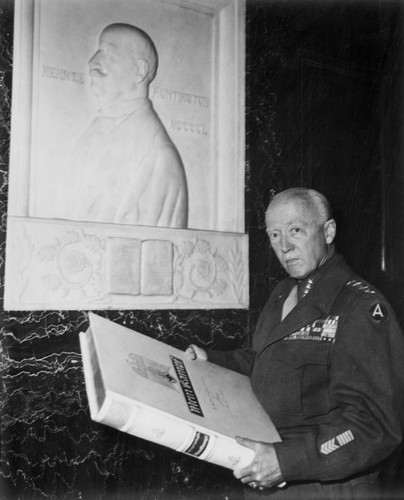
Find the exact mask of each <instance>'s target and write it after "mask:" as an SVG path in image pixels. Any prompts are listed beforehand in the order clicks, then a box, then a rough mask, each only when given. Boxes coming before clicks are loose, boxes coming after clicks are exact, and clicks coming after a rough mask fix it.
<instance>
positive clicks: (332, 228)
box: [324, 219, 337, 245]
mask: <svg viewBox="0 0 404 500" xmlns="http://www.w3.org/2000/svg"><path fill="white" fill-rule="evenodd" d="M336 234H337V225H336V224H335V220H334V219H328V220H327V221H326V222H324V236H325V241H326V243H327V245H330V244H331V243H332V242H333V241H334V238H335V235H336Z"/></svg>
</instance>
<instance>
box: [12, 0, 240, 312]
mask: <svg viewBox="0 0 404 500" xmlns="http://www.w3.org/2000/svg"><path fill="white" fill-rule="evenodd" d="M244 22H245V2H244V0H195V1H194V0H192V1H188V0H154V1H153V2H150V1H148V0H97V1H95V0H58V1H57V2H55V1H54V0H16V2H15V29H14V36H15V39H14V59H13V61H14V67H13V94H12V95H13V101H12V126H11V151H10V179H9V203H8V234H7V256H6V260H7V265H6V268H7V272H6V274H7V275H6V281H5V283H6V307H7V308H8V309H24V308H27V307H30V308H32V309H36V308H41V309H54V308H61V309H76V308H77V309H83V308H85V307H88V308H92V307H107V308H109V307H120V308H123V309H124V308H137V307H139V308H146V307H163V308H168V307H175V308H176V307H178V308H190V307H246V304H247V302H248V300H247V294H248V280H247V279H246V276H247V274H246V273H247V272H248V261H247V258H248V255H247V253H246V248H247V247H246V244H245V238H246V235H245V234H244V231H245V228H244V186H245V183H244V142H245V141H244V94H245V92H244V59H245V56H244V54H245V39H244V37H245V27H244ZM123 24H124V27H123ZM128 25H129V26H131V27H135V29H136V30H138V31H136V33H135V34H134V36H135V38H136V37H138V36H140V34H139V33H140V32H142V33H144V34H143V35H141V36H142V37H144V38H142V39H143V40H145V39H150V40H151V43H150V47H152V46H155V50H156V52H155V56H153V57H154V61H155V62H157V61H158V64H157V63H156V64H155V65H154V63H153V57H151V56H150V54H149V52H148V54H149V55H147V57H146V55H144V54H143V55H142V56H141V57H140V56H139V57H140V59H139V60H141V61H142V62H141V64H138V65H137V68H138V70H139V72H141V71H143V70H144V71H145V73H144V75H143V74H140V73H139V75H138V77H137V79H136V82H137V83H136V86H135V87H133V85H132V86H131V87H130V91H127V93H126V94H125V96H129V97H130V99H129V100H128V101H126V100H125V101H123V102H115V101H113V102H112V101H108V102H107V101H106V99H107V98H108V99H109V98H110V94H109V92H110V87H107V86H105V87H103V85H102V83H103V82H104V81H103V80H102V79H101V78H98V77H100V75H103V76H108V74H109V72H110V69H108V67H107V62H108V61H107V58H106V55H105V54H106V52H105V50H104V48H105V42H108V43H111V35H113V37H115V38H113V39H112V42H113V43H112V45H113V46H114V47H115V48H114V50H116V48H117V45H116V43H115V42H117V41H119V40H121V39H122V38H121V37H122V36H125V37H126V36H127V35H128V36H129V32H128ZM111 26H113V27H114V28H113V29H111ZM139 30H140V31H139ZM132 34H133V32H132V31H131V36H132ZM131 40H132V42H133V40H134V38H131ZM148 43H149V42H148ZM114 44H115V45H114ZM109 47H111V45H109ZM125 47H126V45H125ZM118 48H119V47H118ZM147 50H149V49H147ZM146 52H147V51H146ZM153 53H154V52H153ZM127 75H132V73H131V72H130V71H129V72H127V73H125V74H124V76H123V77H122V79H116V80H115V83H114V85H115V86H116V89H115V90H117V88H118V86H119V84H123V83H122V82H126V78H127ZM105 81H106V80H105ZM146 81H147V85H145V86H144V88H143V87H142V89H143V90H142V92H143V94H142V97H141V99H143V100H145V99H146V100H147V106H146V107H147V110H146V108H144V109H143V108H142V109H143V115H142V116H147V117H148V118H147V119H148V120H149V121H148V122H147V123H148V124H150V125H148V126H147V127H146V126H144V127H143V126H142V123H145V122H144V121H142V122H137V130H138V133H137V134H133V133H132V132H133V130H132V129H130V132H128V137H130V138H131V141H128V142H127V144H131V145H132V144H133V143H136V147H134V148H132V146H126V145H125V144H121V143H120V142H119V141H120V138H121V137H123V136H124V135H123V134H121V133H120V132H121V129H119V130H118V127H123V125H124V123H125V121H126V120H127V118H126V117H127V116H129V113H130V116H131V117H132V114H133V113H135V111H137V110H138V106H137V98H138V97H137V91H138V90H139V89H140V86H141V84H143V82H146ZM100 82H101V84H100ZM132 84H133V82H132ZM100 89H101V90H100ZM102 89H103V90H102ZM125 92H126V91H125ZM135 94H136V95H135ZM114 95H118V93H115V94H114ZM135 97H136V98H135ZM129 101H130V102H129ZM125 103H126V104H125ZM129 110H130V111H129ZM151 110H152V111H151ZM125 113H126V114H125ZM151 116H153V118H150V117H151ZM142 120H143V118H142ZM133 123H135V120H133ZM152 127H156V132H154V129H153V130H152ZM149 132H150V133H149ZM125 137H126V136H125ZM151 138H153V140H152V139H151ZM153 141H155V142H153ZM160 147H162V149H163V151H164V154H166V155H167V157H168V159H167V160H166V159H165V160H164V162H167V165H168V167H167V168H164V171H163V170H162V171H160V170H158V169H157V166H160V165H161V162H162V160H161V158H162V157H161V155H160V153H159V151H160V149H158V148H160ZM132 149H133V151H132ZM135 160H136V161H135ZM153 162H154V163H153ZM159 162H160V163H159ZM151 165H154V166H153V168H154V169H155V170H153V169H152V168H151V167H150V166H151ZM134 170H136V171H137V174H136V177H132V175H133V174H132V172H133V171H134ZM151 179H152V180H153V181H154V184H153V186H154V187H153V188H150V187H149V184H148V182H149V180H151ZM172 179H175V181H173V182H172ZM171 182H172V184H171ZM82 207H84V208H83V209H82ZM163 213H164V214H165V215H164V217H163V215H162V214H163ZM184 214H185V215H184ZM114 226H116V232H115V231H114V230H113V229H111V228H113V227H114ZM44 228H46V230H45V229H44ZM145 228H149V229H145ZM153 228H155V229H156V231H157V234H155V233H154V231H153ZM178 228H181V231H183V232H181V233H177V229H178ZM159 230H161V231H163V232H164V238H162V237H161V234H160V233H161V231H159ZM145 231H146V233H147V234H145ZM150 231H151V233H150ZM171 231H173V233H172V235H171ZM199 233H201V234H199ZM178 234H181V237H179V236H178ZM229 238H230V239H232V241H233V243H235V242H237V244H234V245H233V246H232V250H231V248H230V247H227V243H226V244H225V245H224V246H222V243H223V242H228V241H229ZM231 252H233V254H232V253H231ZM234 252H235V253H234ZM240 262H241V264H242V270H241V272H239V271H240V269H241V268H240V267H239V264H240ZM237 273H238V274H237ZM36 280H37V281H36ZM243 287H247V288H245V289H243ZM85 304H87V306H86V305H85Z"/></svg>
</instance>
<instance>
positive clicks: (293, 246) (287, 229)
mask: <svg viewBox="0 0 404 500" xmlns="http://www.w3.org/2000/svg"><path fill="white" fill-rule="evenodd" d="M330 222H331V224H332V228H331V233H330ZM266 224H267V231H268V235H269V239H270V242H271V245H272V248H273V249H274V251H275V253H276V256H277V257H278V259H279V261H280V263H281V264H282V266H283V267H284V268H285V270H286V271H287V272H288V273H289V275H290V276H292V277H293V278H297V279H301V278H305V277H306V276H308V275H309V274H310V273H312V272H313V271H315V270H316V269H317V268H318V267H319V265H320V264H321V263H322V262H323V261H324V259H325V257H326V255H327V243H331V242H332V240H333V239H334V234H335V233H334V230H335V224H334V221H333V220H331V221H327V222H326V223H325V224H320V223H319V222H318V217H317V215H316V211H315V210H314V209H309V208H307V207H306V206H305V204H303V203H302V202H301V201H299V200H293V199H291V200H283V201H275V202H274V203H273V204H272V205H271V206H270V207H269V208H268V210H267V213H266Z"/></svg>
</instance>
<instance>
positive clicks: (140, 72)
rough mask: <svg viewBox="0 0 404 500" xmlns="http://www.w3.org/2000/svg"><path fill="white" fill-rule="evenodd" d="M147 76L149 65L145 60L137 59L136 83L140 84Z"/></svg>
mask: <svg viewBox="0 0 404 500" xmlns="http://www.w3.org/2000/svg"><path fill="white" fill-rule="evenodd" d="M148 74H149V63H148V62H147V61H146V59H139V60H138V61H137V83H138V84H139V83H142V82H143V81H144V80H145V79H146V77H147V75H148Z"/></svg>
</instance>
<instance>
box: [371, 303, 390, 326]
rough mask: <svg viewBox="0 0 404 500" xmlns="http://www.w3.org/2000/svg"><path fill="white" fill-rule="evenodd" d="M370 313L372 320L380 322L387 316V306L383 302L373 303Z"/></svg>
mask: <svg viewBox="0 0 404 500" xmlns="http://www.w3.org/2000/svg"><path fill="white" fill-rule="evenodd" d="M370 315H371V316H372V319H373V320H374V321H376V322H377V323H380V322H381V321H384V320H385V319H387V316H388V312H387V308H386V306H385V305H384V304H381V303H380V302H378V303H377V304H375V305H373V306H372V307H371V308H370Z"/></svg>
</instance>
